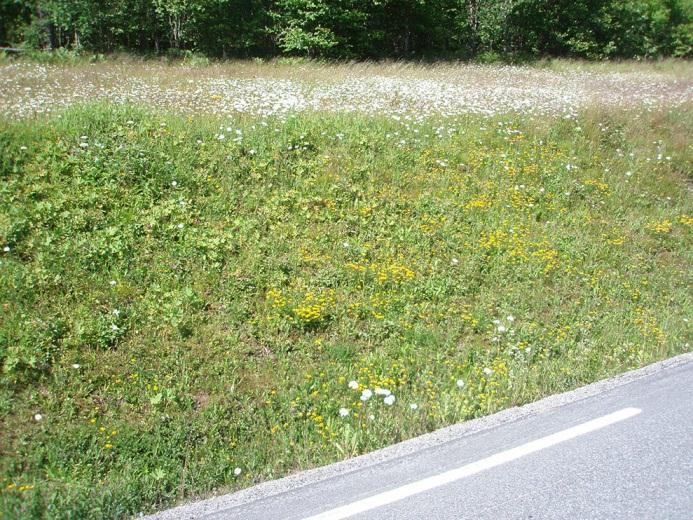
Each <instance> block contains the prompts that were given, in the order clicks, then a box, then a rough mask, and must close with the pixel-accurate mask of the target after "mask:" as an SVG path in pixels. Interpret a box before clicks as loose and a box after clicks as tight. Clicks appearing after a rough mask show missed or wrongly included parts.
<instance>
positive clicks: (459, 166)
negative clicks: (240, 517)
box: [0, 105, 693, 518]
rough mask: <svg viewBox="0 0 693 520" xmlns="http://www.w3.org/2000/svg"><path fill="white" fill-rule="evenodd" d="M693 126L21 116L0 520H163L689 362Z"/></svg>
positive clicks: (109, 110)
mask: <svg viewBox="0 0 693 520" xmlns="http://www.w3.org/2000/svg"><path fill="white" fill-rule="evenodd" d="M219 125H223V127H224V129H223V130H219ZM226 127H229V128H228V129H226ZM439 128H441V129H440V130H438V134H439V135H437V134H436V130H437V129H439ZM237 129H238V130H239V131H240V134H238V133H237V132H236V130H237ZM220 132H222V133H223V134H224V135H225V139H223V140H219V139H218V138H217V137H216V135H217V134H218V133H220ZM692 133H693V124H692V119H691V112H690V108H686V107H684V108H683V109H678V110H677V111H676V112H669V113H667V112H662V113H647V112H645V113H640V114H635V113H606V112H600V113H585V114H583V115H582V116H580V117H579V118H578V119H577V120H565V119H546V120H542V119H536V118H535V119H528V118H523V117H521V116H517V117H504V118H498V119H482V118H475V117H468V118H459V119H455V120H450V119H441V120H439V121H430V122H428V123H420V124H419V123H417V124H414V123H404V122H402V123H398V122H395V121H388V120H385V119H374V118H367V117H365V116H356V115H319V114H318V115H303V116H298V117H295V118H290V119H289V120H287V121H286V122H283V121H279V120H272V119H268V120H262V119H239V120H235V121H231V120H228V119H226V120H224V121H220V120H214V119H203V118H195V119H183V118H176V117H173V116H163V115H153V114H148V113H146V112H143V111H138V110H135V109H132V108H127V107H126V108H115V107H112V106H108V105H101V106H98V105H97V106H90V107H85V108H81V109H74V110H72V111H70V112H68V113H65V114H63V115H62V116H61V117H54V118H52V119H50V120H34V121H26V122H9V121H5V122H4V123H2V125H1V126H0V179H1V181H0V250H2V248H4V247H7V248H9V251H5V252H0V312H1V314H0V365H1V366H2V373H1V378H0V431H2V434H1V436H0V456H1V459H0V490H1V493H0V504H1V505H0V507H1V509H0V511H2V513H0V516H4V517H5V518H15V517H20V516H21V517H24V518H41V517H50V518H102V517H122V516H126V515H129V514H133V513H137V512H139V511H149V510H151V509H152V508H157V507H164V506H167V505H171V504H173V503H175V502H176V501H179V500H182V499H184V498H186V497H191V496H202V495H204V494H205V493H208V492H210V491H211V490H214V489H226V490H233V489H238V488H241V487H245V486H249V485H252V484H254V483H257V482H260V481H263V480H267V479H271V478H275V477H279V476H282V475H286V474H287V473H289V472H292V471H295V470H299V469H303V468H308V467H312V466H315V465H319V464H324V463H328V462H332V461H335V460H339V459H343V458H345V457H349V456H353V455H356V454H359V453H363V452H367V451H370V450H373V449H376V448H379V447H382V446H386V445H388V444H391V443H394V442H397V441H400V440H402V439H405V438H408V437H411V436H414V435H418V434H420V433H423V432H426V431H430V430H433V429H436V428H439V427H441V426H444V425H448V424H451V423H454V422H457V421H462V420H465V419H470V418H473V417H478V416H481V415H484V414H488V413H491V412H494V411H497V410H500V409H502V408H506V407H508V406H513V405H517V404H521V403H526V402H529V401H532V400H535V399H537V398H539V397H541V396H545V395H549V394H552V393H556V392H560V391H564V390H569V389H571V388H575V387H577V386H580V385H582V384H585V383H588V382H591V381H595V380H598V379H600V378H603V377H606V376H608V375H611V374H615V373H618V372H621V371H624V370H627V369H630V368H634V367H638V366H641V365H643V364H646V363H649V362H652V361H655V360H658V359H662V358H665V357H667V356H671V355H674V354H677V353H680V352H684V351H688V350H690V346H689V343H688V342H689V341H690V328H689V327H690V325H689V323H688V321H687V320H688V319H689V318H690V317H691V293H690V290H689V288H690V286H691V280H690V268H689V266H690V265H691V260H692V258H691V224H693V216H692V215H693V211H692V208H691V206H692V204H691V194H690V185H691V184H690V183H691V178H690V160H691V156H690V148H689V146H690V145H689V144H688V142H687V141H686V136H689V135H692ZM241 135H242V139H241V140H236V141H235V140H234V139H236V138H237V137H238V136H241ZM81 136H86V139H82V138H81ZM400 140H403V141H404V142H403V143H401V146H400ZM80 143H84V144H85V145H86V146H85V145H83V146H80ZM174 183H175V185H174ZM509 316H512V317H513V318H514V320H511V319H510V318H509ZM494 320H499V323H494ZM499 326H502V327H504V328H505V329H506V330H505V331H502V329H501V330H499ZM73 365H74V366H77V365H79V367H78V368H74V367H73ZM352 380H356V381H357V382H358V383H359V387H358V388H357V389H351V388H349V386H348V383H349V382H350V381H352ZM458 380H460V381H461V382H463V383H464V385H463V386H460V385H458ZM376 387H382V388H387V389H389V390H390V391H392V392H393V394H394V395H395V397H396V401H395V403H394V404H393V405H391V406H388V405H386V404H385V403H384V402H383V397H382V396H379V395H374V396H373V397H372V398H371V399H370V400H368V401H366V403H365V406H364V405H363V403H362V401H361V400H360V399H359V396H360V395H361V391H362V390H363V389H365V388H369V389H371V390H374V389H375V388H376ZM411 404H416V405H417V408H416V409H412V407H411ZM340 408H346V409H348V411H349V415H348V416H347V417H340V414H339V410H340ZM35 414H41V417H42V418H41V420H40V421H37V420H35V419H34V416H35ZM237 467H238V468H241V471H242V472H241V474H240V475H235V474H234V469H235V468H237Z"/></svg>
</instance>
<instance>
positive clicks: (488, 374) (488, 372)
mask: <svg viewBox="0 0 693 520" xmlns="http://www.w3.org/2000/svg"><path fill="white" fill-rule="evenodd" d="M484 374H486V375H487V376H490V375H491V374H493V369H491V368H488V367H486V368H484Z"/></svg>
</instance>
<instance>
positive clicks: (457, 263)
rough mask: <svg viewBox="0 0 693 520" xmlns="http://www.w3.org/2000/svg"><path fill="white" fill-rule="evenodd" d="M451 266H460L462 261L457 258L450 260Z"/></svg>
mask: <svg viewBox="0 0 693 520" xmlns="http://www.w3.org/2000/svg"><path fill="white" fill-rule="evenodd" d="M450 265H460V261H459V260H458V259H457V258H453V259H452V260H450Z"/></svg>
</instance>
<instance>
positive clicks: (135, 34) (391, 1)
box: [0, 0, 693, 61]
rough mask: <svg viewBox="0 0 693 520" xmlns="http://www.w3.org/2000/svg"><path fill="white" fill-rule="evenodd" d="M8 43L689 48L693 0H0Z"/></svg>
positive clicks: (223, 51) (340, 53) (225, 50)
mask: <svg viewBox="0 0 693 520" xmlns="http://www.w3.org/2000/svg"><path fill="white" fill-rule="evenodd" d="M0 45H24V46H25V47H28V48H31V49H57V48H65V49H72V50H78V51H79V50H85V51H89V52H96V53H104V52H114V51H119V50H125V51H134V52H138V53H145V54H147V53H155V54H162V53H169V54H171V55H173V56H177V55H188V54H190V53H191V52H199V53H202V54H204V55H205V56H209V57H217V58H226V57H250V56H258V57H259V56H277V55H290V56H307V57H317V58H336V59H363V58H376V59H378V58H463V59H468V58H476V59H479V60H481V61H488V60H492V61H495V60H499V59H505V60H516V59H520V58H536V57H541V56H568V57H576V58H587V59H604V58H639V57H643V58H657V57H662V56H676V57H690V56H691V52H692V51H691V49H692V45H693V2H690V1H689V0H628V1H623V0H550V1H549V0H0Z"/></svg>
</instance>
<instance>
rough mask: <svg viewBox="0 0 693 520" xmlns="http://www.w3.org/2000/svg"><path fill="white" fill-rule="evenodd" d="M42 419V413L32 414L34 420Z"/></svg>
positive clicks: (39, 420)
mask: <svg viewBox="0 0 693 520" xmlns="http://www.w3.org/2000/svg"><path fill="white" fill-rule="evenodd" d="M42 420H43V415H41V414H40V413H37V414H34V421H36V422H41V421H42Z"/></svg>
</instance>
